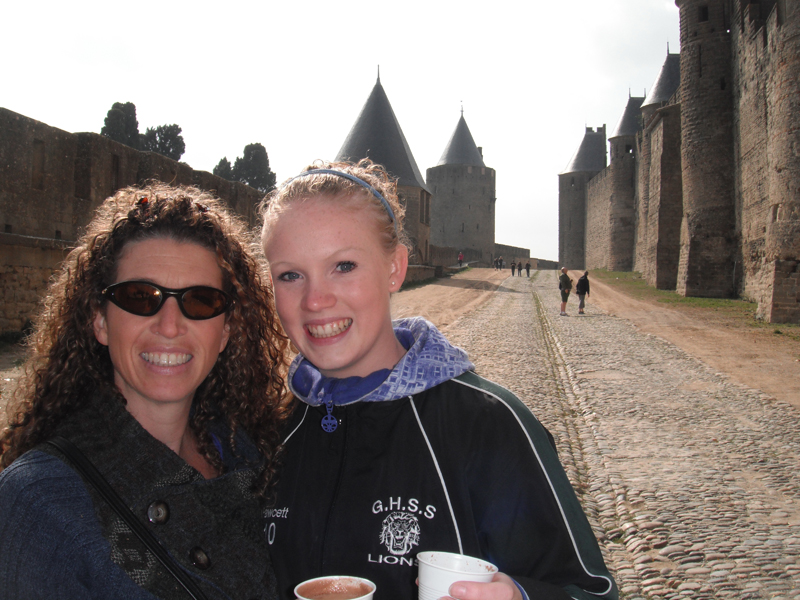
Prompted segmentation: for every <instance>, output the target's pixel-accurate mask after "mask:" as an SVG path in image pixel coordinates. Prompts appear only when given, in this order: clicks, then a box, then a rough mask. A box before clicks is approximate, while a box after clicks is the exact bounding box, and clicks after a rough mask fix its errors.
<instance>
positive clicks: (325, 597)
mask: <svg viewBox="0 0 800 600" xmlns="http://www.w3.org/2000/svg"><path fill="white" fill-rule="evenodd" d="M374 593H375V584H374V583H372V582H371V581H370V580H369V579H364V578H363V577H351V576H349V575H328V576H327V577H316V578H314V579H308V580H306V581H304V582H303V583H299V584H297V586H295V588H294V595H295V597H296V598H298V600H372V595H373V594H374Z"/></svg>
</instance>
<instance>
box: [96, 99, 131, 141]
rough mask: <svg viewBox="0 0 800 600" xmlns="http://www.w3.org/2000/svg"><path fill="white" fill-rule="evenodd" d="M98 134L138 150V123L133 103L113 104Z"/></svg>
mask: <svg viewBox="0 0 800 600" xmlns="http://www.w3.org/2000/svg"><path fill="white" fill-rule="evenodd" d="M100 134H101V135H104V136H106V137H108V138H111V139H112V140H114V141H115V142H119V143H120V144H125V145H126V146H130V147H131V148H136V149H138V148H139V121H137V120H136V105H135V104H134V103H133V102H126V103H125V104H123V103H122V102H114V104H113V105H112V106H111V110H109V111H108V114H107V115H106V120H105V123H104V125H103V128H102V129H101V130H100Z"/></svg>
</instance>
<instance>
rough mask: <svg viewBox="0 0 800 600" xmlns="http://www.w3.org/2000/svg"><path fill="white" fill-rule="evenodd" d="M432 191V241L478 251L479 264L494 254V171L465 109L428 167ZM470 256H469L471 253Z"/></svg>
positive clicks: (490, 260) (438, 244)
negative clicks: (435, 158)
mask: <svg viewBox="0 0 800 600" xmlns="http://www.w3.org/2000/svg"><path fill="white" fill-rule="evenodd" d="M426 175H427V177H426V180H427V184H428V189H429V190H430V191H431V192H432V193H433V207H432V209H431V244H434V245H436V246H443V247H452V248H456V249H458V250H467V249H472V250H473V251H476V253H475V254H471V255H470V256H476V255H479V256H480V259H479V261H480V265H481V266H484V267H490V266H492V262H493V260H494V258H495V256H494V215H495V211H494V207H495V201H496V200H497V198H496V197H495V171H494V169H490V168H489V167H487V166H486V165H485V164H484V162H483V155H482V153H481V149H480V148H478V147H477V146H476V145H475V140H474V139H473V138H472V133H470V130H469V127H467V122H466V121H465V120H464V115H463V113H462V115H461V118H460V119H459V121H458V124H457V125H456V129H455V131H454V132H453V135H452V137H451V138H450V142H449V143H448V144H447V147H446V148H445V150H444V152H443V153H442V158H440V159H439V162H438V164H437V165H436V166H435V167H432V168H430V169H428V171H427V174H426ZM468 259H469V256H468Z"/></svg>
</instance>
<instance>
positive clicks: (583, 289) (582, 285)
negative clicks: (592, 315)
mask: <svg viewBox="0 0 800 600" xmlns="http://www.w3.org/2000/svg"><path fill="white" fill-rule="evenodd" d="M575 293H576V294H578V299H579V300H580V303H579V304H578V314H579V315H583V314H586V313H584V312H583V308H584V306H586V296H588V295H589V271H584V272H583V277H579V278H578V283H576V284H575Z"/></svg>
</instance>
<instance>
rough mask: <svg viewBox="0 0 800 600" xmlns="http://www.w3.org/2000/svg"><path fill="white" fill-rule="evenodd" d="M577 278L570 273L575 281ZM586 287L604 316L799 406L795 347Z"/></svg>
mask: <svg viewBox="0 0 800 600" xmlns="http://www.w3.org/2000/svg"><path fill="white" fill-rule="evenodd" d="M582 274H583V273H578V272H577V271H571V272H570V276H571V277H572V278H573V279H575V281H577V280H578V277H580V276H581V275H582ZM590 277H591V275H590ZM591 284H592V292H591V294H590V300H591V301H592V302H594V303H596V304H597V305H598V306H600V307H601V308H602V309H603V310H605V311H606V312H608V313H609V314H612V315H616V316H618V317H621V318H623V319H627V320H629V321H631V322H632V323H633V324H634V325H636V327H638V328H639V329H640V330H641V331H644V332H646V333H651V334H653V335H657V336H659V337H660V338H663V339H665V340H667V341H668V342H671V343H673V344H675V345H676V346H678V347H679V348H682V349H683V350H685V351H686V352H688V353H689V354H691V355H693V356H695V357H697V358H699V359H700V360H702V361H703V362H705V363H706V364H708V365H710V366H711V367H713V368H714V369H716V370H718V371H721V372H723V373H727V374H728V375H730V376H731V377H732V378H733V379H734V380H735V381H738V382H739V383H741V384H743V385H746V386H748V387H752V388H757V389H759V390H761V391H762V392H764V393H765V394H768V395H770V396H772V397H774V398H777V399H778V400H783V401H785V402H789V403H791V404H794V405H795V406H800V357H799V356H798V355H797V350H796V343H793V342H791V341H789V340H784V339H781V338H779V337H778V336H774V335H771V334H770V332H769V331H763V332H760V333H755V332H748V331H743V330H742V329H740V328H735V327H732V326H731V324H730V323H726V322H725V321H724V320H723V319H717V318H715V317H714V316H713V314H712V313H710V312H709V311H703V310H700V309H695V310H686V311H684V310H677V309H674V308H669V307H667V306H665V305H663V304H659V303H658V302H645V301H641V300H636V299H634V298H631V297H630V296H627V295H625V294H622V293H620V292H618V291H616V290H615V289H614V288H612V287H611V286H608V285H606V284H604V283H602V282H600V281H598V280H597V279H593V280H591Z"/></svg>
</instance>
